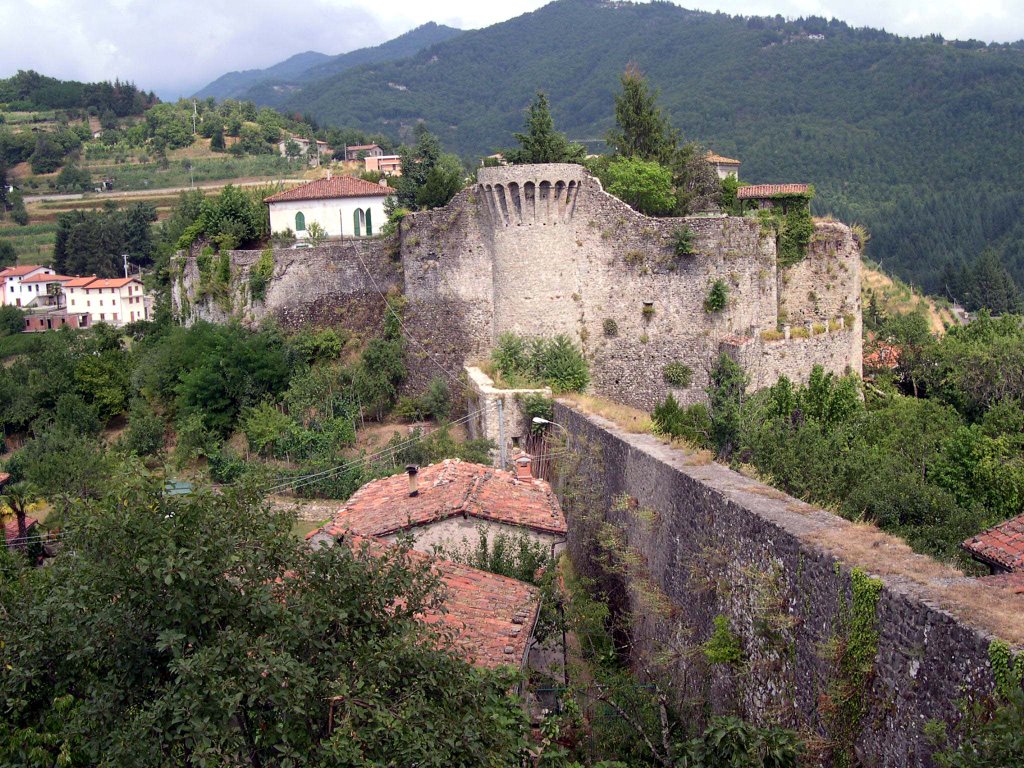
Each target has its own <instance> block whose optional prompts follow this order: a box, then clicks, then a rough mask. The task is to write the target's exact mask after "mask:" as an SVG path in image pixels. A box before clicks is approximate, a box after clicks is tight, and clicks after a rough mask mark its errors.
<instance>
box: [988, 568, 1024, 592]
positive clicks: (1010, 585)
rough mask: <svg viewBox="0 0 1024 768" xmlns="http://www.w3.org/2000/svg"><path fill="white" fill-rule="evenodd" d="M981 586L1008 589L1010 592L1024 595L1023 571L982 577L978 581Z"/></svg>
mask: <svg viewBox="0 0 1024 768" xmlns="http://www.w3.org/2000/svg"><path fill="white" fill-rule="evenodd" d="M978 581H980V582H981V583H982V584H988V585H990V586H993V587H999V588H1000V589H1008V590H1010V591H1011V592H1013V593H1015V594H1018V595H1024V571H1014V572H1013V573H997V574H996V575H995V576H983V577H982V578H980V579H978Z"/></svg>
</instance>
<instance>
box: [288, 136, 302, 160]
mask: <svg viewBox="0 0 1024 768" xmlns="http://www.w3.org/2000/svg"><path fill="white" fill-rule="evenodd" d="M284 154H285V157H287V158H288V159H289V160H294V159H295V158H297V157H298V156H299V155H301V154H302V147H300V146H299V143H298V142H297V141H295V139H288V141H287V142H285V145H284Z"/></svg>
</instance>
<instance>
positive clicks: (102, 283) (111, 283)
mask: <svg viewBox="0 0 1024 768" xmlns="http://www.w3.org/2000/svg"><path fill="white" fill-rule="evenodd" d="M129 283H140V284H141V283H142V281H141V280H139V278H137V277H116V278H111V279H99V280H96V279H94V280H93V281H92V282H90V283H89V287H90V288H123V287H124V286H126V285H128V284H129Z"/></svg>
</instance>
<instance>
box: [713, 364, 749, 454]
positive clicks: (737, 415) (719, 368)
mask: <svg viewBox="0 0 1024 768" xmlns="http://www.w3.org/2000/svg"><path fill="white" fill-rule="evenodd" d="M747 383H748V379H747V375H746V373H745V372H744V371H743V368H742V367H741V366H740V364H739V363H737V362H736V361H735V360H733V359H732V358H731V357H729V356H728V355H727V354H725V353H724V352H723V353H722V354H721V355H719V356H718V360H717V362H716V363H715V366H714V368H712V369H711V381H710V383H709V384H708V390H707V392H708V401H709V406H710V410H711V440H712V442H713V443H714V445H715V448H716V449H717V451H718V455H719V456H720V457H722V458H726V459H727V458H729V456H730V455H731V454H732V452H733V450H734V449H735V448H736V447H737V446H738V445H739V434H740V420H741V409H742V406H743V399H744V395H745V393H746V390H747Z"/></svg>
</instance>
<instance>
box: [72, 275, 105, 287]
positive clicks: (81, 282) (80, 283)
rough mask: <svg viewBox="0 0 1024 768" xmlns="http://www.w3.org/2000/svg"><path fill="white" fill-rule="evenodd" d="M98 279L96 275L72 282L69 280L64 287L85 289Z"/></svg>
mask: <svg viewBox="0 0 1024 768" xmlns="http://www.w3.org/2000/svg"><path fill="white" fill-rule="evenodd" d="M96 279H97V277H96V275H93V276H92V277H74V278H72V279H71V280H68V281H67V282H66V283H64V287H65V288H84V287H85V286H87V285H89V283H91V282H93V281H94V280H96Z"/></svg>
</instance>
